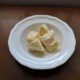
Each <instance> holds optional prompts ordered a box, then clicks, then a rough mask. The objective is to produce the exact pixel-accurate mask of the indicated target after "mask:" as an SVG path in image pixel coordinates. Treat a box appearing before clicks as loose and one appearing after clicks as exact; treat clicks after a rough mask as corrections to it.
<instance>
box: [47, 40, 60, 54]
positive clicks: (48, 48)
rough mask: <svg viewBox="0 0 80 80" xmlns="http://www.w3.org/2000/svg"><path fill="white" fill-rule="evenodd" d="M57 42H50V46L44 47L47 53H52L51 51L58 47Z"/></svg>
mask: <svg viewBox="0 0 80 80" xmlns="http://www.w3.org/2000/svg"><path fill="white" fill-rule="evenodd" d="M58 44H59V43H58V42H57V41H56V40H53V42H51V43H50V44H48V45H47V46H46V49H47V50H48V51H49V52H52V51H53V50H55V49H56V48H57V47H58Z"/></svg>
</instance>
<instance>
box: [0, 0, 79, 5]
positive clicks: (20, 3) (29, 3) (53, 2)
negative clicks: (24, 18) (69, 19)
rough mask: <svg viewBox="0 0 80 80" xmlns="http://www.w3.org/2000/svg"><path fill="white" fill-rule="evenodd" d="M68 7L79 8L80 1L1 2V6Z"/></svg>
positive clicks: (11, 0)
mask: <svg viewBox="0 0 80 80" xmlns="http://www.w3.org/2000/svg"><path fill="white" fill-rule="evenodd" d="M5 4H8V5H65V6H66V5H68V6H73V5H74V6H79V5H80V0H0V5H5Z"/></svg>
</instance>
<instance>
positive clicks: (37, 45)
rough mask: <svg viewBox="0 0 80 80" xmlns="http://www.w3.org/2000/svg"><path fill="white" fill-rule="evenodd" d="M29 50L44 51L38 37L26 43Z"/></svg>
mask: <svg viewBox="0 0 80 80" xmlns="http://www.w3.org/2000/svg"><path fill="white" fill-rule="evenodd" d="M28 47H29V50H30V51H39V52H44V47H43V46H42V44H41V42H40V40H39V39H35V40H34V41H32V42H31V43H29V45H28Z"/></svg>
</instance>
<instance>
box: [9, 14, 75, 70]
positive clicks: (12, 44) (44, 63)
mask: <svg viewBox="0 0 80 80" xmlns="http://www.w3.org/2000/svg"><path fill="white" fill-rule="evenodd" d="M43 23H46V24H47V25H48V27H49V29H54V31H55V38H56V40H58V42H59V43H60V44H59V47H58V50H57V51H55V52H52V53H48V52H46V51H45V53H36V52H34V53H30V52H29V51H28V48H27V41H26V36H27V33H28V32H29V31H30V30H38V28H39V26H40V25H41V24H43ZM75 45H76V40H75V36H74V33H73V30H72V29H71V28H70V26H69V25H68V24H67V23H65V22H64V21H62V20H60V19H58V18H56V17H53V16H49V15H34V16H31V17H27V18H25V19H23V20H21V21H20V22H18V23H17V24H16V25H15V26H14V28H13V29H12V30H11V32H10V35H9V39H8V46H9V50H10V52H11V54H12V56H13V57H14V58H15V59H16V60H17V61H18V62H19V63H20V64H22V65H24V66H27V67H29V68H32V69H51V68H55V67H58V66H60V65H62V64H64V63H65V62H66V61H67V60H68V59H69V58H70V57H71V55H72V54H73V52H74V49H75Z"/></svg>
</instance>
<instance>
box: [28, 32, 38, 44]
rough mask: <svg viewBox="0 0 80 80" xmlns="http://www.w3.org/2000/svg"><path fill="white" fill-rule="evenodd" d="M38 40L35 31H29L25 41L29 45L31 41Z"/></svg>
mask: <svg viewBox="0 0 80 80" xmlns="http://www.w3.org/2000/svg"><path fill="white" fill-rule="evenodd" d="M37 38H39V33H38V32H36V31H30V32H29V33H28V35H27V41H28V42H29V43H30V42H32V41H33V40H35V39H37Z"/></svg>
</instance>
